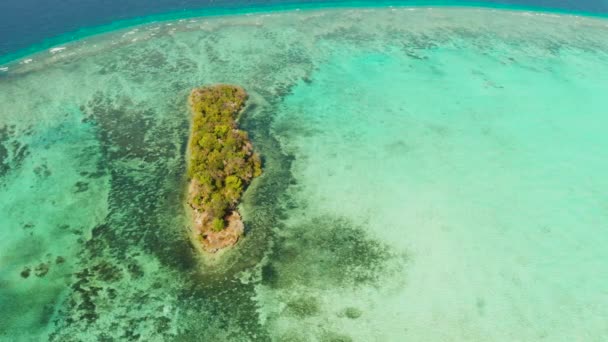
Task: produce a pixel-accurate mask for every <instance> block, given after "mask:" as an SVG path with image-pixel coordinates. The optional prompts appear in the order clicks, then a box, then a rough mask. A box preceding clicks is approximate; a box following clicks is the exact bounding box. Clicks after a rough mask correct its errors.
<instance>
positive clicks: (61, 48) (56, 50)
mask: <svg viewBox="0 0 608 342" xmlns="http://www.w3.org/2000/svg"><path fill="white" fill-rule="evenodd" d="M65 49H66V48H65V47H64V46H60V47H56V48H52V49H50V50H49V52H50V53H52V54H56V53H57V52H61V51H63V50H65Z"/></svg>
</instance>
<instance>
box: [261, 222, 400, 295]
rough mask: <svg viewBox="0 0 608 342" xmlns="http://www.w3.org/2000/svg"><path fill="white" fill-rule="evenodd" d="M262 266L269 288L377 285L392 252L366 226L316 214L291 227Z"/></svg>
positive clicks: (392, 255)
mask: <svg viewBox="0 0 608 342" xmlns="http://www.w3.org/2000/svg"><path fill="white" fill-rule="evenodd" d="M287 232H288V234H285V235H283V236H282V237H281V239H277V242H278V243H277V244H276V246H275V248H274V251H273V253H274V254H273V258H272V260H273V261H272V262H270V263H269V264H268V265H266V266H265V268H264V269H265V271H263V281H264V283H265V284H266V285H268V286H271V287H285V286H291V285H293V284H294V283H297V284H299V285H306V286H315V287H317V286H320V287H325V286H339V287H345V286H352V287H358V286H364V285H368V284H376V283H377V282H378V281H379V280H380V277H381V276H382V275H383V274H385V273H386V271H388V264H387V262H388V261H389V260H390V259H391V258H394V257H395V255H394V253H392V252H391V251H390V249H389V248H388V247H387V246H386V245H384V244H382V243H380V242H378V241H376V240H374V239H372V238H370V237H369V236H368V234H367V233H366V231H365V229H364V228H363V227H362V226H360V225H357V224H354V223H352V222H350V221H349V220H347V219H344V218H335V217H328V216H325V217H316V218H312V219H309V220H307V221H304V222H301V223H299V224H298V225H297V226H294V227H290V229H289V230H288V231H287Z"/></svg>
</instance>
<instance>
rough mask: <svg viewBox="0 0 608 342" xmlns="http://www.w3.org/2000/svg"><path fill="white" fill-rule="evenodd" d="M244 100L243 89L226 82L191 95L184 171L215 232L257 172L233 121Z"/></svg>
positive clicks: (243, 136)
mask: <svg viewBox="0 0 608 342" xmlns="http://www.w3.org/2000/svg"><path fill="white" fill-rule="evenodd" d="M246 100H247V94H246V93H245V91H244V90H243V89H242V88H240V87H236V86H230V85H216V86H210V87H204V88H200V89H195V90H194V91H192V94H191V95H190V106H191V109H192V115H193V119H192V133H191V136H190V164H189V170H188V172H189V175H190V177H191V178H192V179H194V180H195V181H196V185H197V187H196V195H195V196H193V198H192V204H193V205H194V206H195V208H196V209H198V210H201V211H204V212H205V213H207V215H209V218H210V219H211V220H212V228H213V229H214V230H216V231H219V230H222V229H223V228H224V221H223V220H224V217H225V216H226V214H227V213H228V212H229V211H230V210H234V208H235V206H236V205H237V204H238V201H239V200H240V198H241V195H242V193H243V190H244V188H245V187H246V186H247V185H248V184H249V183H250V182H251V180H252V179H253V178H254V177H257V176H259V175H260V174H261V173H262V168H261V162H260V157H259V156H258V155H257V154H255V153H254V152H253V147H252V145H251V142H250V141H249V137H248V135H247V133H246V132H244V131H242V130H239V129H238V128H237V125H236V121H235V117H236V115H237V114H238V112H239V111H240V110H241V109H242V108H243V106H244V105H245V101H246ZM218 220H220V221H221V223H222V225H221V228H219V227H220V224H219V223H217V222H219V221H218Z"/></svg>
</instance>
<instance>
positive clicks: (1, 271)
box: [0, 8, 608, 342]
mask: <svg viewBox="0 0 608 342" xmlns="http://www.w3.org/2000/svg"><path fill="white" fill-rule="evenodd" d="M63 47H64V49H60V50H53V52H51V51H44V52H42V53H40V54H37V55H33V56H28V59H32V61H30V62H28V63H26V60H24V61H22V62H23V63H22V64H20V63H18V62H16V63H15V64H11V65H7V66H6V67H8V70H7V71H2V72H0V214H2V215H1V216H0V228H1V229H0V265H2V267H1V268H0V303H1V304H2V305H0V340H2V341H5V340H6V341H46V340H50V341H57V342H59V341H61V342H63V341H142V340H145V341H186V342H187V341H201V340H205V341H237V342H241V341H243V342H244V341H264V342H265V341H311V342H312V341H379V340H380V341H402V340H412V341H446V340H459V341H511V340H523V341H536V340H550V341H561V340H567V341H572V340H581V339H583V340H586V341H587V340H588V341H601V340H603V339H604V337H605V336H606V324H605V321H606V320H605V319H604V318H605V317H607V316H608V306H606V305H603V303H605V302H606V291H605V288H606V286H605V284H606V283H607V282H608V272H607V269H606V267H605V265H604V264H605V260H606V259H608V248H606V246H608V229H606V222H608V211H607V210H606V203H608V198H607V194H608V177H606V176H605V175H606V174H607V173H608V136H607V135H606V131H607V130H608V116H606V115H605V112H606V111H605V108H607V107H608V97H606V96H605V95H604V94H605V93H606V91H608V89H607V87H608V84H607V83H606V79H608V76H607V75H608V26H607V25H606V21H604V20H597V19H591V18H584V17H571V16H553V15H551V16H550V15H542V14H538V13H524V12H510V11H498V10H483V9H463V8H392V9H391V8H379V9H342V10H324V11H300V12H295V11H294V12H282V13H268V14H253V15H249V16H236V17H216V18H188V19H187V20H184V21H181V22H180V21H174V22H161V23H154V24H151V25H144V26H139V27H134V28H130V29H128V30H123V31H117V32H113V33H110V34H108V35H100V36H95V37H90V38H88V39H87V40H86V41H84V40H83V41H79V42H75V43H73V44H66V45H65V46H63ZM59 48H61V47H57V49H59ZM0 71H1V70H0ZM41 84H46V85H50V86H44V87H41V86H40V85H41ZM212 84H235V85H239V86H240V87H242V88H243V89H246V90H247V94H248V97H249V99H248V100H247V102H246V107H245V108H244V110H243V111H242V114H240V115H238V118H237V119H238V120H237V121H238V127H239V129H242V130H243V131H246V132H247V133H248V136H249V140H250V142H251V143H252V145H253V146H254V147H255V151H257V152H259V154H260V155H261V156H263V161H264V163H263V172H264V173H263V176H260V177H258V178H256V179H255V180H254V181H252V182H251V183H250V184H249V186H248V188H247V190H246V191H244V192H243V193H242V194H241V198H240V199H239V203H240V204H238V206H236V207H237V208H238V210H239V213H240V215H241V216H242V219H243V222H245V228H246V230H245V231H246V234H245V236H244V237H243V238H242V239H241V240H240V242H238V244H237V245H236V246H235V248H227V249H224V250H225V253H223V252H218V253H215V254H211V253H207V252H205V253H207V254H208V255H211V258H214V257H215V256H216V255H218V254H219V253H222V256H221V258H217V259H219V261H218V263H215V264H212V265H208V264H204V263H201V262H200V259H201V258H200V254H199V253H198V251H196V250H194V248H192V243H191V240H190V237H189V236H188V234H185V232H186V231H187V229H190V228H191V227H192V218H191V217H189V215H188V212H189V210H191V209H187V208H186V209H187V210H185V208H184V207H185V206H186V207H189V206H187V204H186V203H187V197H188V186H189V181H190V180H189V179H188V178H187V177H185V173H186V172H185V170H187V169H188V164H189V159H188V158H189V157H188V156H189V155H188V149H189V146H188V144H189V139H190V136H189V135H190V132H191V121H192V120H191V119H192V113H191V111H190V109H189V108H188V105H187V101H186V99H187V98H188V96H189V95H190V91H191V90H192V89H194V88H196V87H199V86H200V85H212ZM32 94H34V95H35V96H32ZM227 212H228V211H227ZM225 224H226V225H228V222H227V221H225Z"/></svg>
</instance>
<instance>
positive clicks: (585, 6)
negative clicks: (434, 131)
mask: <svg viewBox="0 0 608 342" xmlns="http://www.w3.org/2000/svg"><path fill="white" fill-rule="evenodd" d="M349 2H352V1H345V0H336V1H333V2H332V3H333V4H347V3H349ZM388 2H389V1H386V0H381V1H366V4H367V5H373V4H379V5H380V4H383V3H388ZM390 2H391V3H395V2H396V1H390ZM305 3H306V4H316V5H327V2H326V1H321V0H312V1H311V0H292V1H281V0H270V1H261V0H216V1H213V0H154V1H151V0H2V1H0V57H1V56H4V57H6V55H9V54H14V53H15V52H17V51H23V50H24V49H26V48H28V47H32V46H33V45H35V44H41V43H43V42H44V41H45V40H48V39H49V38H53V37H57V36H59V35H66V34H69V33H71V32H74V31H76V30H79V29H81V28H83V27H94V26H99V25H104V24H108V23H112V22H115V21H118V20H125V19H132V18H137V17H143V16H149V15H155V14H161V13H166V12H178V11H187V10H193V9H198V10H201V9H202V10H205V9H215V10H217V9H218V8H221V9H225V10H233V9H236V8H240V7H244V6H245V7H259V6H277V5H294V4H296V5H299V4H305ZM398 3H400V4H406V5H407V4H413V5H418V4H452V5H471V4H473V5H475V4H476V5H491V6H496V5H499V6H501V5H505V6H514V7H532V8H539V9H544V10H558V11H567V12H584V13H589V14H596V15H605V14H607V13H608V0H479V1H468V0H449V1H446V0H435V1H432V0H418V1H411V0H405V1H398ZM66 39H69V36H68V37H65V39H64V40H66ZM33 50H35V49H33ZM5 59H6V58H5ZM0 60H2V58H0Z"/></svg>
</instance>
